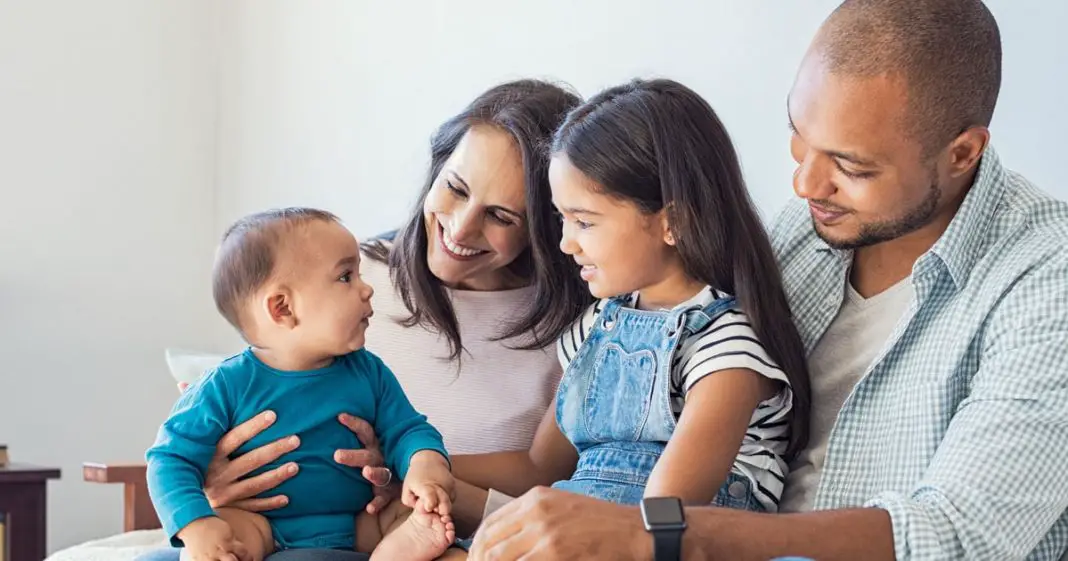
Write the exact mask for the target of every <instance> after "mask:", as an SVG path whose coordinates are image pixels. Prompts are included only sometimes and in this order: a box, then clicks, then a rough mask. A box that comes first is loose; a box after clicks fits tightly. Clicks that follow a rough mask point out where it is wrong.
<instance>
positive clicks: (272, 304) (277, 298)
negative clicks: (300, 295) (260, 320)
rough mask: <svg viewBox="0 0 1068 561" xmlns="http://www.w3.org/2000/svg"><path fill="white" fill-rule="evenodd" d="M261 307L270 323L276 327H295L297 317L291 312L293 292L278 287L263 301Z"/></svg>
mask: <svg viewBox="0 0 1068 561" xmlns="http://www.w3.org/2000/svg"><path fill="white" fill-rule="evenodd" d="M263 306H264V309H265V310H266V312H267V317H268V318H269V319H270V320H271V323H272V324H274V325H277V326H278V327H285V328H288V329H293V328H294V327H296V326H297V316H296V314H295V313H294V312H293V292H292V291H291V290H289V289H288V288H286V287H278V288H277V289H275V290H272V291H271V292H269V293H268V294H267V296H266V297H264V299H263Z"/></svg>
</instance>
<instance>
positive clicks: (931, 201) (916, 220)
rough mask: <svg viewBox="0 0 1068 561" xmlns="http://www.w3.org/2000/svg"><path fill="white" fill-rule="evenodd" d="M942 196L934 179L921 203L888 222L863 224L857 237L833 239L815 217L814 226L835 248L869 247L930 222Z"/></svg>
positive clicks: (828, 243)
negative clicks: (822, 229)
mask: <svg viewBox="0 0 1068 561" xmlns="http://www.w3.org/2000/svg"><path fill="white" fill-rule="evenodd" d="M941 198H942V188H941V187H939V185H938V181H937V180H934V181H933V182H932V183H931V188H930V189H929V190H928V191H927V197H925V198H924V199H923V200H922V201H920V204H918V205H916V206H915V207H914V208H912V209H911V210H909V211H908V212H907V213H905V215H904V216H902V217H901V218H898V219H895V220H889V221H886V222H872V223H868V224H862V225H861V226H860V233H859V234H857V236H856V237H855V238H852V239H848V240H841V239H833V238H830V237H828V236H826V235H825V234H824V233H823V232H821V231H820V228H819V224H817V223H816V221H815V219H813V226H814V227H815V230H816V235H818V236H819V237H820V239H822V240H823V241H825V242H827V245H829V246H831V247H833V248H834V249H859V248H862V247H869V246H873V245H876V244H880V243H883V242H888V241H890V240H896V239H897V238H900V237H902V236H904V235H906V234H911V233H912V232H915V231H916V230H919V229H920V228H923V227H924V226H926V225H928V224H930V223H931V222H932V221H933V220H934V217H935V214H936V213H937V211H938V201H939V200H940V199H941Z"/></svg>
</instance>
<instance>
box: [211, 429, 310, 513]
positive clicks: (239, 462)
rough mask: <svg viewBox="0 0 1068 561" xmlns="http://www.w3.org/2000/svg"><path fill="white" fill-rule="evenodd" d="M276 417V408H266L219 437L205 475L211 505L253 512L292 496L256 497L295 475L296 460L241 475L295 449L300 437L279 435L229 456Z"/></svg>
mask: <svg viewBox="0 0 1068 561" xmlns="http://www.w3.org/2000/svg"><path fill="white" fill-rule="evenodd" d="M275 418H276V416H275V414H274V411H264V412H263V413H260V414H259V415H256V416H255V417H253V418H251V419H249V420H247V421H245V422H244V423H241V424H240V425H238V426H236V427H234V428H233V429H231V430H230V432H228V433H226V434H224V435H223V437H222V438H221V439H219V443H218V444H217V445H216V446H215V457H214V458H212V460H211V463H210V464H208V473H207V474H206V475H205V477H204V494H205V495H207V497H208V502H209V503H211V507H212V508H219V507H233V508H240V509H242V510H247V511H250V512H262V511H265V510H274V509H276V508H281V507H283V506H286V505H287V504H289V497H286V496H285V495H275V496H273V497H264V498H259V499H257V498H253V497H255V496H256V495H259V494H260V493H263V492H264V491H268V490H270V489H274V488H275V487H277V486H278V485H279V484H280V483H282V482H283V481H285V480H287V479H289V478H290V477H293V476H294V475H296V474H297V469H298V468H297V464H296V463H295V462H289V463H287V464H285V465H282V466H279V467H277V468H274V469H272V470H270V471H267V472H264V473H261V474H259V475H257V476H256V477H251V478H248V479H241V478H242V477H244V476H246V475H248V474H249V473H251V472H252V471H254V470H256V469H259V468H261V467H263V466H265V465H267V464H269V463H271V462H273V461H275V460H277V459H278V458H280V457H281V456H282V455H283V454H286V453H288V452H292V451H293V450H296V448H297V447H298V446H300V439H299V438H297V437H296V436H287V437H283V438H279V439H278V440H275V441H274V442H272V443H270V444H266V445H263V446H260V447H259V448H256V449H255V450H252V451H250V452H246V453H245V454H243V455H241V456H239V457H237V458H234V459H233V460H230V454H233V453H234V451H235V450H237V449H238V448H239V447H240V446H241V445H242V444H244V443H246V442H248V441H249V440H252V437H254V436H256V435H257V434H259V433H261V432H263V431H264V430H265V429H266V428H267V427H269V426H271V425H272V424H273V423H274V421H275Z"/></svg>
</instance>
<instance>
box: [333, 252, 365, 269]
mask: <svg viewBox="0 0 1068 561" xmlns="http://www.w3.org/2000/svg"><path fill="white" fill-rule="evenodd" d="M359 262H360V258H359V256H356V255H350V256H348V257H342V258H341V260H340V261H338V262H337V265H334V268H335V269H340V268H341V267H355V266H356V264H357V263H359Z"/></svg>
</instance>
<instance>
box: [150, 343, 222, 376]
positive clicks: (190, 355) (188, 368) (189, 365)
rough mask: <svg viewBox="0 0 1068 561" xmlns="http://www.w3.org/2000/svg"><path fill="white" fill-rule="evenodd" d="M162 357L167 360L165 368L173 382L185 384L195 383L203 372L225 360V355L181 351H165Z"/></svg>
mask: <svg viewBox="0 0 1068 561" xmlns="http://www.w3.org/2000/svg"><path fill="white" fill-rule="evenodd" d="M163 355H164V357H166V359H167V367H168V368H170V370H171V376H172V377H173V378H174V380H175V381H176V382H185V383H187V384H192V383H193V382H195V381H197V379H198V378H200V377H201V376H203V375H204V373H205V372H207V371H208V370H211V369H212V368H215V367H216V366H218V365H219V363H220V362H222V361H224V360H226V359H227V356H226V355H216V354H210V353H201V352H196V351H187V350H183V349H165V350H164V351H163Z"/></svg>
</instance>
